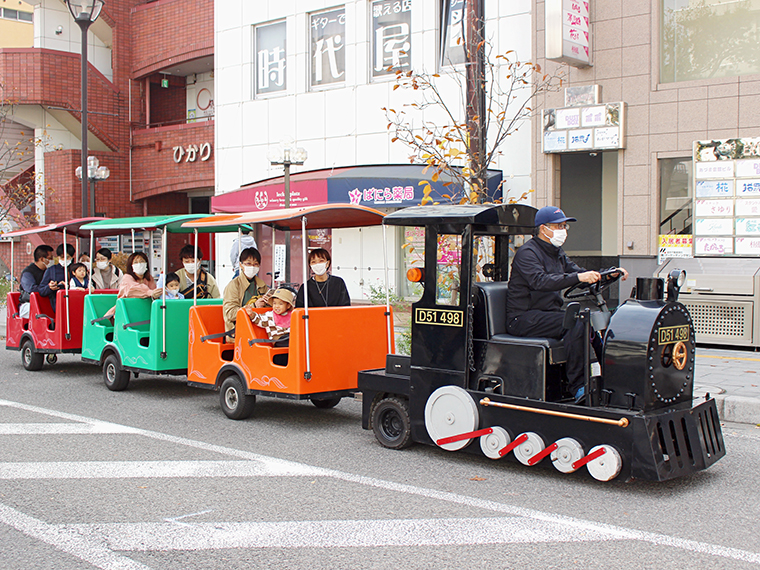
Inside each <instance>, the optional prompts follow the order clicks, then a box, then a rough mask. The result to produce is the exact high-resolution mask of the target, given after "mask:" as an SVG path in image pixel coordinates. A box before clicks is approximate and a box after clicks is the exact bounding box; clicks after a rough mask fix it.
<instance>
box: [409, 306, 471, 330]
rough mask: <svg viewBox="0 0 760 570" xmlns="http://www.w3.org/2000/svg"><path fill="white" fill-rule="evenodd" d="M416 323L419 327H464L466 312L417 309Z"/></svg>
mask: <svg viewBox="0 0 760 570" xmlns="http://www.w3.org/2000/svg"><path fill="white" fill-rule="evenodd" d="M414 322H415V324H418V325H441V326H446V327H461V326H464V311H455V310H452V309H415V311H414Z"/></svg>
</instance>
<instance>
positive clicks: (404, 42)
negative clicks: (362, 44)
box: [372, 0, 412, 77]
mask: <svg viewBox="0 0 760 570" xmlns="http://www.w3.org/2000/svg"><path fill="white" fill-rule="evenodd" d="M411 67H412V0H376V1H374V2H372V77H381V76H383V75H395V73H396V71H397V70H399V69H403V70H407V69H411Z"/></svg>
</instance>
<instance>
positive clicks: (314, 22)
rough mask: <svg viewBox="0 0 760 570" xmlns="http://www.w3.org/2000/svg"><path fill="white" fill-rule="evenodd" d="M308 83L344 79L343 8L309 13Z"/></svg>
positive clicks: (344, 38) (315, 84)
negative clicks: (309, 66) (309, 65)
mask: <svg viewBox="0 0 760 570" xmlns="http://www.w3.org/2000/svg"><path fill="white" fill-rule="evenodd" d="M309 22H310V25H309V27H310V29H311V42H310V45H311V47H310V51H309V53H310V59H311V86H312V87H321V86H323V85H331V84H334V83H342V82H343V81H345V80H346V49H345V48H346V10H345V8H338V9H335V10H328V11H326V12H317V13H313V14H310V15H309Z"/></svg>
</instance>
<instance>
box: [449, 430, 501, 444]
mask: <svg viewBox="0 0 760 570" xmlns="http://www.w3.org/2000/svg"><path fill="white" fill-rule="evenodd" d="M489 433H493V429H492V428H485V429H479V430H478V431H470V432H467V433H460V434H459V435H452V436H449V437H442V438H441V439H439V440H436V442H435V443H436V445H446V444H447V443H454V442H455V441H462V440H463V439H472V438H475V437H480V436H481V435H488V434H489Z"/></svg>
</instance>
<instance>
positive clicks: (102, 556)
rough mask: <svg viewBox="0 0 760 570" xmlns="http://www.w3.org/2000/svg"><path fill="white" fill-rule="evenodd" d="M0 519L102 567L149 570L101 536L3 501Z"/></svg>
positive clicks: (110, 569)
mask: <svg viewBox="0 0 760 570" xmlns="http://www.w3.org/2000/svg"><path fill="white" fill-rule="evenodd" d="M0 522H1V523H4V524H7V525H8V526H10V527H13V528H15V529H16V530H18V531H20V532H23V533H24V534H26V535H27V536H31V537H32V538H35V539H37V540H39V541H41V542H44V543H45V544H49V545H50V546H53V547H55V548H57V549H58V550H61V551H63V552H66V553H68V554H71V555H72V556H73V557H75V558H79V559H80V560H84V561H85V562H89V563H90V564H92V565H93V566H95V567H96V568H101V569H102V570H151V568H150V567H149V566H145V565H144V564H140V563H139V562H135V561H134V560H132V559H131V558H127V557H126V556H121V555H120V554H116V553H115V552H113V551H112V550H110V549H109V548H108V547H107V546H105V544H104V543H103V541H102V540H97V539H92V538H89V537H86V536H83V535H82V534H81V533H79V532H77V531H76V530H73V529H67V528H64V527H63V526H62V525H51V524H47V523H45V522H42V521H40V520H38V519H35V518H34V517H30V516H29V515H25V514H24V513H22V512H19V511H17V510H16V509H12V508H11V507H7V506H5V505H2V504H0Z"/></svg>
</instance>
